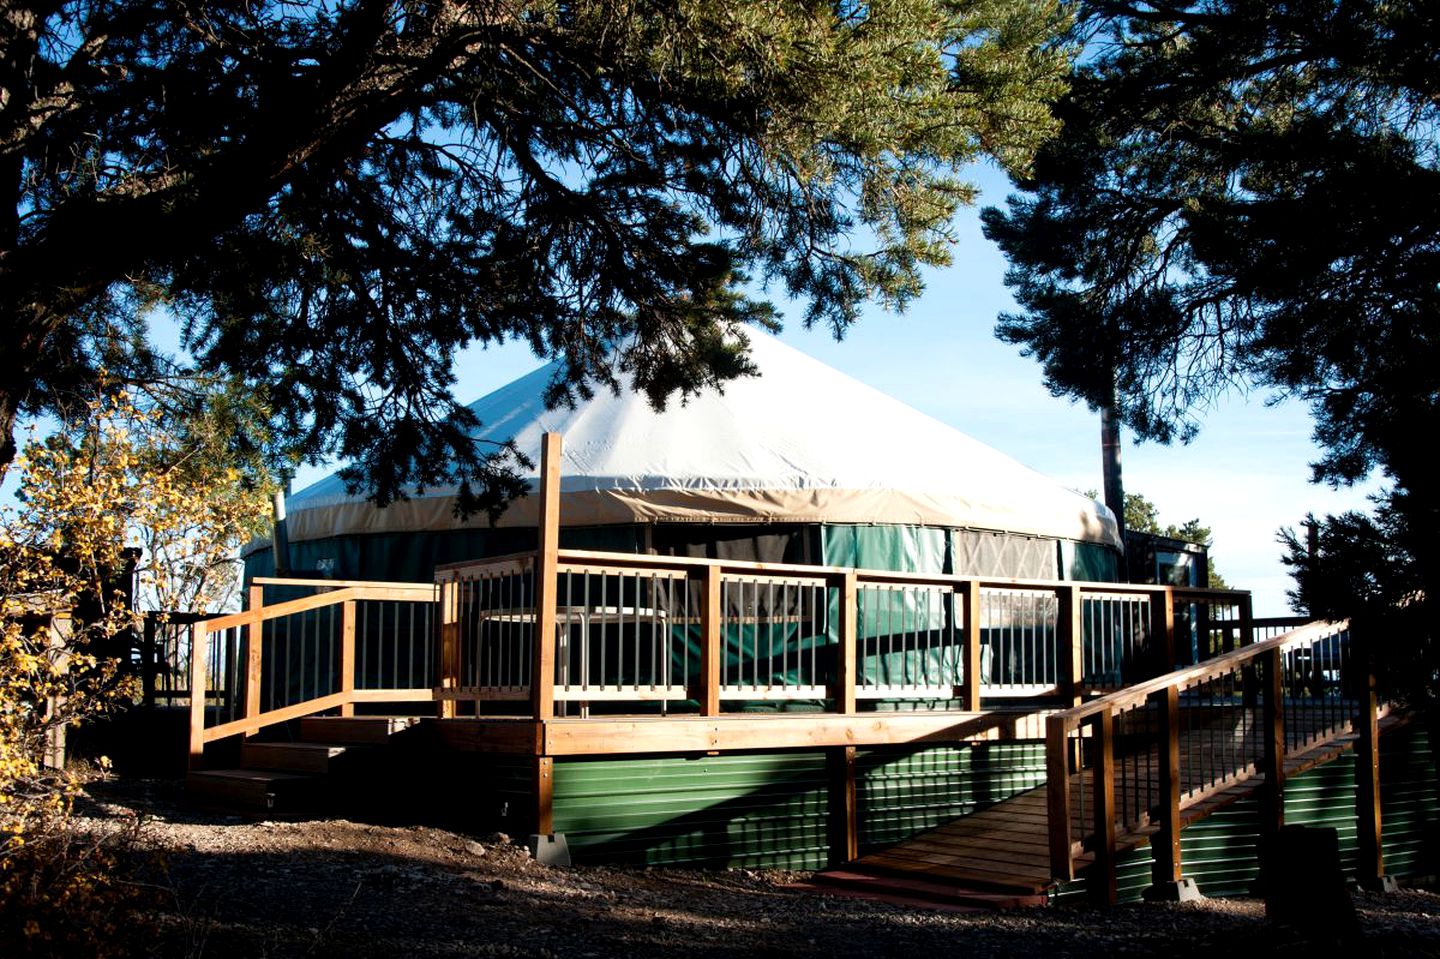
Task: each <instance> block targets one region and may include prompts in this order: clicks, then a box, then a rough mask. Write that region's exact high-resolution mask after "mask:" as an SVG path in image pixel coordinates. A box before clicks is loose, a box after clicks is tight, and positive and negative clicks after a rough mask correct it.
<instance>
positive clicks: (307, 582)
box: [250, 576, 435, 593]
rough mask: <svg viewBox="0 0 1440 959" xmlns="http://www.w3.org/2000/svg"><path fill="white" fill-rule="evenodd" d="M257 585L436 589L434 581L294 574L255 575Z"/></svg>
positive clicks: (420, 591) (253, 581) (419, 591)
mask: <svg viewBox="0 0 1440 959" xmlns="http://www.w3.org/2000/svg"><path fill="white" fill-rule="evenodd" d="M250 582H251V584H252V585H255V586H311V587H314V588H315V589H341V588H343V587H346V586H363V587H367V588H376V589H391V590H413V591H415V592H417V593H423V592H429V591H432V590H434V588H435V584H434V583H412V582H406V581H403V580H370V579H299V578H296V577H292V576H255V577H253V578H252V579H251V580H250Z"/></svg>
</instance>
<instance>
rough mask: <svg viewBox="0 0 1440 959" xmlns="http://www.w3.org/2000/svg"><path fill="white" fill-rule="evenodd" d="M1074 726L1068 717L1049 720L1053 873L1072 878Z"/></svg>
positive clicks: (1047, 786)
mask: <svg viewBox="0 0 1440 959" xmlns="http://www.w3.org/2000/svg"><path fill="white" fill-rule="evenodd" d="M1069 739H1070V730H1069V729H1068V727H1066V725H1065V720H1064V719H1063V718H1061V717H1059V716H1051V717H1049V718H1048V719H1046V720H1045V800H1046V802H1045V810H1046V817H1047V819H1048V825H1049V827H1050V875H1051V877H1052V878H1054V879H1059V880H1062V881H1064V882H1069V881H1070V880H1071V879H1074V878H1075V862H1074V860H1073V859H1071V857H1070V744H1069Z"/></svg>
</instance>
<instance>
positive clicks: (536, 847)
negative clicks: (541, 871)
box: [525, 832, 570, 866]
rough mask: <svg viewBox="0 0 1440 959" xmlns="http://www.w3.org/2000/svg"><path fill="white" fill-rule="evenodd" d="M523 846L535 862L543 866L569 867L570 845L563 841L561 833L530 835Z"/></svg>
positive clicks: (563, 837) (563, 835) (563, 836)
mask: <svg viewBox="0 0 1440 959" xmlns="http://www.w3.org/2000/svg"><path fill="white" fill-rule="evenodd" d="M525 846H526V848H527V849H529V850H530V855H531V856H532V857H533V858H534V859H535V861H536V862H538V863H540V864H541V865H543V866H568V865H570V844H569V843H567V842H566V841H565V834H564V833H563V832H552V833H549V834H548V835H545V834H541V833H532V834H531V835H530V838H529V839H527V840H526V841H525Z"/></svg>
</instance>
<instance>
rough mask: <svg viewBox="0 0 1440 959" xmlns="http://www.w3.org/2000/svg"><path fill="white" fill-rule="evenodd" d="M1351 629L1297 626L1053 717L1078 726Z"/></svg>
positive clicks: (1071, 726) (1345, 625)
mask: <svg viewBox="0 0 1440 959" xmlns="http://www.w3.org/2000/svg"><path fill="white" fill-rule="evenodd" d="M1347 628H1348V623H1330V622H1317V623H1311V624H1310V625H1308V626H1302V627H1300V628H1299V629H1293V630H1291V631H1290V632H1288V633H1283V634H1281V635H1279V636H1272V637H1271V638H1270V639H1266V640H1262V641H1260V642H1258V643H1253V644H1251V645H1249V646H1244V647H1241V648H1240V649H1235V650H1231V651H1230V652H1228V653H1222V654H1220V655H1219V656H1216V657H1215V658H1214V659H1207V660H1206V661H1205V662H1203V663H1199V664H1197V665H1195V666H1186V667H1185V668H1184V669H1177V670H1174V671H1173V672H1169V673H1166V674H1165V675H1163V676H1157V677H1156V678H1154V679H1148V680H1145V681H1144V682H1139V683H1136V684H1134V685H1133V686H1126V687H1125V688H1124V689H1121V690H1117V691H1115V692H1113V693H1109V694H1108V695H1105V696H1101V697H1099V698H1098V699H1092V700H1091V701H1090V702H1088V703H1084V704H1082V705H1079V706H1075V707H1073V708H1071V709H1065V710H1061V711H1060V712H1058V713H1055V714H1053V715H1052V716H1051V717H1050V721H1051V722H1061V723H1064V724H1065V726H1066V727H1067V728H1068V729H1074V728H1075V727H1076V726H1078V725H1080V723H1082V722H1084V721H1085V720H1087V719H1089V718H1091V717H1092V716H1095V715H1096V714H1098V713H1101V712H1104V711H1106V710H1112V711H1114V712H1122V711H1124V710H1126V709H1131V708H1133V707H1136V706H1139V705H1140V704H1142V703H1144V702H1145V701H1146V700H1147V699H1149V698H1150V697H1151V696H1153V695H1154V694H1155V693H1158V692H1161V691H1163V690H1165V689H1167V688H1169V687H1170V686H1175V687H1176V688H1177V689H1180V690H1182V691H1183V690H1185V689H1188V688H1190V687H1191V686H1195V685H1197V684H1199V683H1203V682H1207V681H1208V680H1211V679H1217V678H1219V677H1221V676H1224V675H1226V674H1228V673H1233V672H1235V671H1236V670H1237V669H1239V668H1240V667H1241V666H1244V665H1246V664H1248V663H1249V662H1250V661H1251V660H1254V659H1258V658H1260V657H1261V656H1264V655H1266V654H1268V653H1270V652H1272V651H1277V650H1278V651H1284V650H1286V649H1289V648H1291V647H1293V646H1303V645H1305V644H1306V643H1313V642H1315V641H1316V640H1317V639H1325V638H1326V637H1329V636H1333V635H1335V634H1337V633H1339V632H1342V631H1344V630H1345V629H1347Z"/></svg>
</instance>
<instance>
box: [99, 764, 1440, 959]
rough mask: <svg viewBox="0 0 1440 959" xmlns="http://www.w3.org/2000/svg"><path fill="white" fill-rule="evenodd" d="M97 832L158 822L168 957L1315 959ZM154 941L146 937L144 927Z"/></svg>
mask: <svg viewBox="0 0 1440 959" xmlns="http://www.w3.org/2000/svg"><path fill="white" fill-rule="evenodd" d="M83 809H84V812H85V814H86V816H87V818H88V819H90V820H91V821H92V822H94V824H95V825H96V826H97V827H101V828H103V827H105V826H106V825H113V824H115V823H119V822H123V821H125V820H127V819H128V818H130V817H133V816H136V815H139V816H142V817H144V818H145V820H146V825H145V833H146V835H147V837H148V842H149V843H150V844H151V845H152V846H153V847H154V848H155V849H158V850H159V851H160V852H161V853H162V856H161V857H160V861H161V862H163V867H162V868H160V869H158V870H157V871H156V872H155V885H156V886H157V887H158V889H159V890H160V892H161V903H162V904H161V905H160V906H159V907H158V908H157V910H156V914H155V916H154V919H155V926H156V928H157V929H158V933H157V934H155V935H154V936H153V937H149V938H147V941H146V942H145V943H144V949H143V952H145V953H147V954H149V955H156V956H165V957H171V956H174V957H200V956H204V957H221V959H229V957H237V959H238V957H246V959H251V957H261V956H265V957H291V956H294V957H302V956H311V957H323V956H335V957H341V956H343V957H381V956H424V957H451V956H454V957H460V956H466V957H470V956H524V957H598V959H630V957H652V956H653V957H673V956H686V957H692V959H711V957H715V959H719V957H740V956H776V957H779V956H785V957H795V959H809V957H816V959H819V957H830V956H856V957H860V956H863V957H866V959H875V957H880V956H902V957H914V959H921V957H925V959H929V957H938V956H952V955H953V956H962V955H963V956H965V957H967V959H981V957H990V956H1017V957H1027V959H1029V957H1040V956H1043V957H1045V959H1063V957H1072V956H1149V955H1166V956H1190V955H1194V956H1205V957H1207V959H1214V957H1215V956H1217V955H1219V956H1224V955H1225V954H1226V952H1227V951H1229V952H1232V953H1234V952H1236V951H1237V950H1244V951H1245V953H1246V954H1248V955H1261V954H1264V953H1266V952H1280V953H1291V954H1294V955H1297V956H1298V955H1300V954H1301V953H1302V950H1303V951H1304V952H1305V953H1306V954H1309V953H1310V952H1311V951H1313V946H1311V945H1308V944H1304V943H1300V942H1298V941H1296V939H1295V937H1294V936H1291V935H1287V934H1284V933H1282V932H1276V931H1273V930H1271V929H1269V928H1268V927H1267V926H1266V924H1265V920H1264V909H1263V906H1262V905H1261V904H1259V903H1256V902H1251V901H1240V900H1230V901H1224V900H1210V901H1206V902H1203V903H1198V904H1189V905H1183V906H1181V905H1144V906H1129V907H1121V908H1119V909H1116V910H1114V911H1112V912H1111V913H1109V914H1102V913H1097V912H1093V911H1090V910H1085V909H1065V908H1049V909H1031V910H1018V911H1013V912H1009V913H998V914H997V913H956V912H938V911H931V910H920V909H905V908H900V907H896V906H890V905H886V904H882V903H872V902H868V901H863V900H855V899H840V898H831V897H826V896H819V895H814V894H803V893H796V892H793V891H790V890H787V889H785V888H783V887H784V884H785V883H786V882H789V881H792V880H794V879H796V878H799V874H795V873H780V872H753V871H748V870H733V871H724V872H701V871H690V870H680V869H630V868H612V867H574V868H568V869H557V868H548V867H545V866H541V865H539V864H537V863H535V862H533V861H531V859H530V858H529V855H528V854H527V853H526V852H525V850H524V849H522V848H520V847H517V846H515V845H513V844H510V843H508V842H507V841H505V840H504V838H503V837H499V836H492V837H470V836H464V835H460V834H458V833H453V832H447V831H444V830H440V829H433V828H428V827H414V826H382V825H373V824H367V823H356V822H350V821H347V820H333V819H326V820H305V821H256V820H250V819H243V818H240V817H233V816H224V815H211V814H204V813H199V812H196V811H195V810H193V809H191V808H189V807H188V806H186V805H185V803H184V802H183V795H182V791H181V787H180V785H179V784H178V783H175V782H170V781H156V780H140V781H121V782H113V783H108V784H101V785H97V786H94V787H92V790H91V799H90V801H88V802H87V803H85V804H84V807H83ZM1356 905H1357V907H1358V909H1359V912H1360V918H1361V926H1362V936H1363V939H1364V942H1363V944H1361V946H1360V948H1361V949H1363V950H1364V951H1363V953H1361V954H1364V955H1368V956H1377V957H1378V956H1385V957H1395V956H1403V957H1409V956H1417V957H1418V956H1437V955H1440V897H1437V896H1435V895H1433V894H1431V893H1427V892H1417V891H1407V892H1402V893H1399V894H1396V895H1391V896H1383V897H1382V896H1369V895H1363V894H1361V895H1357V897H1356ZM147 936H148V934H147Z"/></svg>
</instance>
